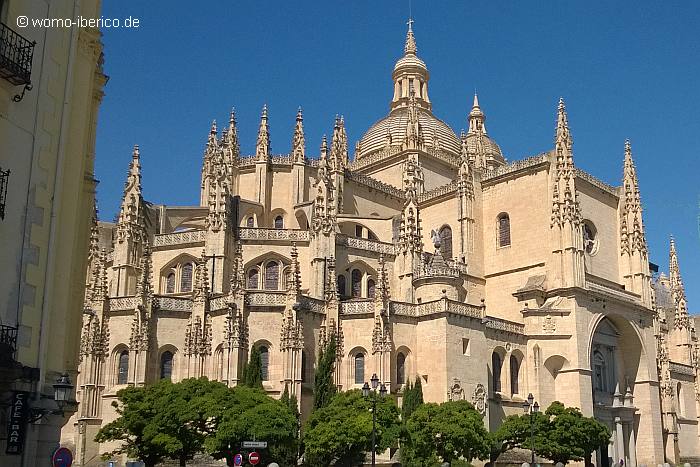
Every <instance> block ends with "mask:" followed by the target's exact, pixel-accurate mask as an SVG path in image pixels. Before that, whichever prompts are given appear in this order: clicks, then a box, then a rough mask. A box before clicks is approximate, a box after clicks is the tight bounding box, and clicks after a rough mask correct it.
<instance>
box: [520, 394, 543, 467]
mask: <svg viewBox="0 0 700 467" xmlns="http://www.w3.org/2000/svg"><path fill="white" fill-rule="evenodd" d="M523 408H524V409H525V413H529V414H530V451H532V463H531V464H530V465H531V466H532V467H535V423H534V420H533V415H534V414H536V413H537V412H539V411H540V404H538V403H537V401H536V400H535V396H533V395H532V393H530V394H528V395H527V400H526V401H525V402H524V403H523Z"/></svg>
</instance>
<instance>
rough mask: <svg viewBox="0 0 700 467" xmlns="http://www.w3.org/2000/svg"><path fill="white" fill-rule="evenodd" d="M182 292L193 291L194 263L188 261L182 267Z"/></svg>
mask: <svg viewBox="0 0 700 467" xmlns="http://www.w3.org/2000/svg"><path fill="white" fill-rule="evenodd" d="M180 292H192V263H187V264H185V265H184V266H183V267H182V277H181V279H180Z"/></svg>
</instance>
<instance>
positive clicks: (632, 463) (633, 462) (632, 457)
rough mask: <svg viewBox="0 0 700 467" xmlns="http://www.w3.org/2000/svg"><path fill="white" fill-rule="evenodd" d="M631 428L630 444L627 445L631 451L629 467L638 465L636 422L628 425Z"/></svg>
mask: <svg viewBox="0 0 700 467" xmlns="http://www.w3.org/2000/svg"><path fill="white" fill-rule="evenodd" d="M627 427H628V429H629V432H630V434H629V444H628V445H627V450H628V451H629V464H628V465H629V467H637V442H636V440H635V437H634V422H632V423H629V424H628V425H627Z"/></svg>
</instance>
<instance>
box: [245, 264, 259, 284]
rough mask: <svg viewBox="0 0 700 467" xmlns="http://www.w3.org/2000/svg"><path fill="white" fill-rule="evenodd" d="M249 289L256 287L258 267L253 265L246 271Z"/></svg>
mask: <svg viewBox="0 0 700 467" xmlns="http://www.w3.org/2000/svg"><path fill="white" fill-rule="evenodd" d="M247 288H249V289H257V288H258V268H256V267H253V268H251V269H250V270H249V271H248V285H247Z"/></svg>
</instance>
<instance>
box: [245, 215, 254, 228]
mask: <svg viewBox="0 0 700 467" xmlns="http://www.w3.org/2000/svg"><path fill="white" fill-rule="evenodd" d="M245 226H246V227H248V228H253V227H255V218H254V217H253V216H248V218H247V219H246V220H245Z"/></svg>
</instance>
